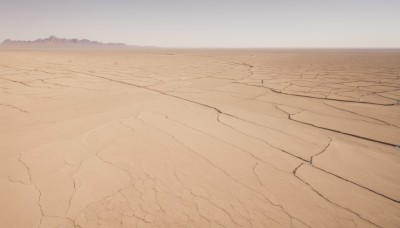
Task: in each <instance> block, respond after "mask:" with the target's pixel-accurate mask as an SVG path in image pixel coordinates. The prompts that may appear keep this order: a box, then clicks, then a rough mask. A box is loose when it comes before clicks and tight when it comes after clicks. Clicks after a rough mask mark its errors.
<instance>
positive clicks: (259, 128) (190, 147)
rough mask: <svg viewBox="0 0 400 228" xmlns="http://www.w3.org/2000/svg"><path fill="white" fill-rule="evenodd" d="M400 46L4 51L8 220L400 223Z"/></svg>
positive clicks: (0, 190)
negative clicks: (389, 48) (390, 47)
mask: <svg viewBox="0 0 400 228" xmlns="http://www.w3.org/2000/svg"><path fill="white" fill-rule="evenodd" d="M399 100H400V52H399V51H390V50H369V51H367V50H353V51H351V50H169V49H166V50H79V49H77V50H40V49H36V50H35V49H31V50H22V49H19V50H12V49H4V50H0V227H7V228H13V227H18V228H19V227H40V228H45V227H400V149H399V145H400V106H399Z"/></svg>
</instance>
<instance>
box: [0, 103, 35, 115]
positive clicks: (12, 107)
mask: <svg viewBox="0 0 400 228" xmlns="http://www.w3.org/2000/svg"><path fill="white" fill-rule="evenodd" d="M0 106H4V107H8V108H11V109H15V110H18V111H20V112H23V113H29V112H28V111H26V110H24V109H22V108H18V107H16V106H14V105H9V104H0Z"/></svg>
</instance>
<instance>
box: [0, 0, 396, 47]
mask: <svg viewBox="0 0 400 228" xmlns="http://www.w3.org/2000/svg"><path fill="white" fill-rule="evenodd" d="M50 35H55V36H58V37H63V38H87V39H91V40H98V41H102V42H124V43H127V44H133V45H135V44H136V45H154V46H161V47H238V48H244V47H272V48H274V47H275V48H276V47H298V48H304V47H397V48H399V47H400V0H275V1H272V0H247V1H246V0H229V1H228V0H197V1H192V0H142V1H139V0H130V1H129V0H108V1H106V0H0V40H4V39H7V38H11V39H21V40H31V39H37V38H45V37H48V36H50Z"/></svg>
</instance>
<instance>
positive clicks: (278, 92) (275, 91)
mask: <svg viewBox="0 0 400 228" xmlns="http://www.w3.org/2000/svg"><path fill="white" fill-rule="evenodd" d="M232 83H237V84H242V85H247V86H254V87H259V88H264V89H268V90H270V91H272V92H274V93H277V94H283V95H288V96H295V97H305V98H311V99H318V100H328V101H340V102H346V103H356V104H369V105H378V106H394V105H395V104H380V103H373V102H366V101H352V100H341V99H333V98H326V97H325V98H324V97H313V96H307V95H300V94H291V93H285V92H281V91H278V90H275V89H272V88H269V87H265V86H260V85H252V84H247V83H243V82H232ZM392 100H393V99H392Z"/></svg>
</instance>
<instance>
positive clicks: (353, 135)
mask: <svg viewBox="0 0 400 228" xmlns="http://www.w3.org/2000/svg"><path fill="white" fill-rule="evenodd" d="M274 107H275V108H277V109H278V110H281V111H282V112H284V113H286V114H287V118H288V119H289V120H291V121H294V122H297V123H300V124H304V125H308V126H312V127H315V128H319V129H322V130H326V131H331V132H335V133H339V134H342V135H347V136H352V137H355V138H359V139H364V140H367V141H371V142H375V143H379V144H384V145H387V146H392V147H399V146H400V145H396V144H393V143H389V142H383V141H379V140H376V139H371V138H368V137H364V136H360V135H355V134H351V133H347V132H343V131H339V130H335V129H331V128H326V127H321V126H317V125H314V124H311V123H307V122H303V121H300V120H296V119H293V118H292V114H290V113H288V112H286V111H285V110H282V109H280V108H279V107H276V106H274ZM294 115H295V114H294Z"/></svg>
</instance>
